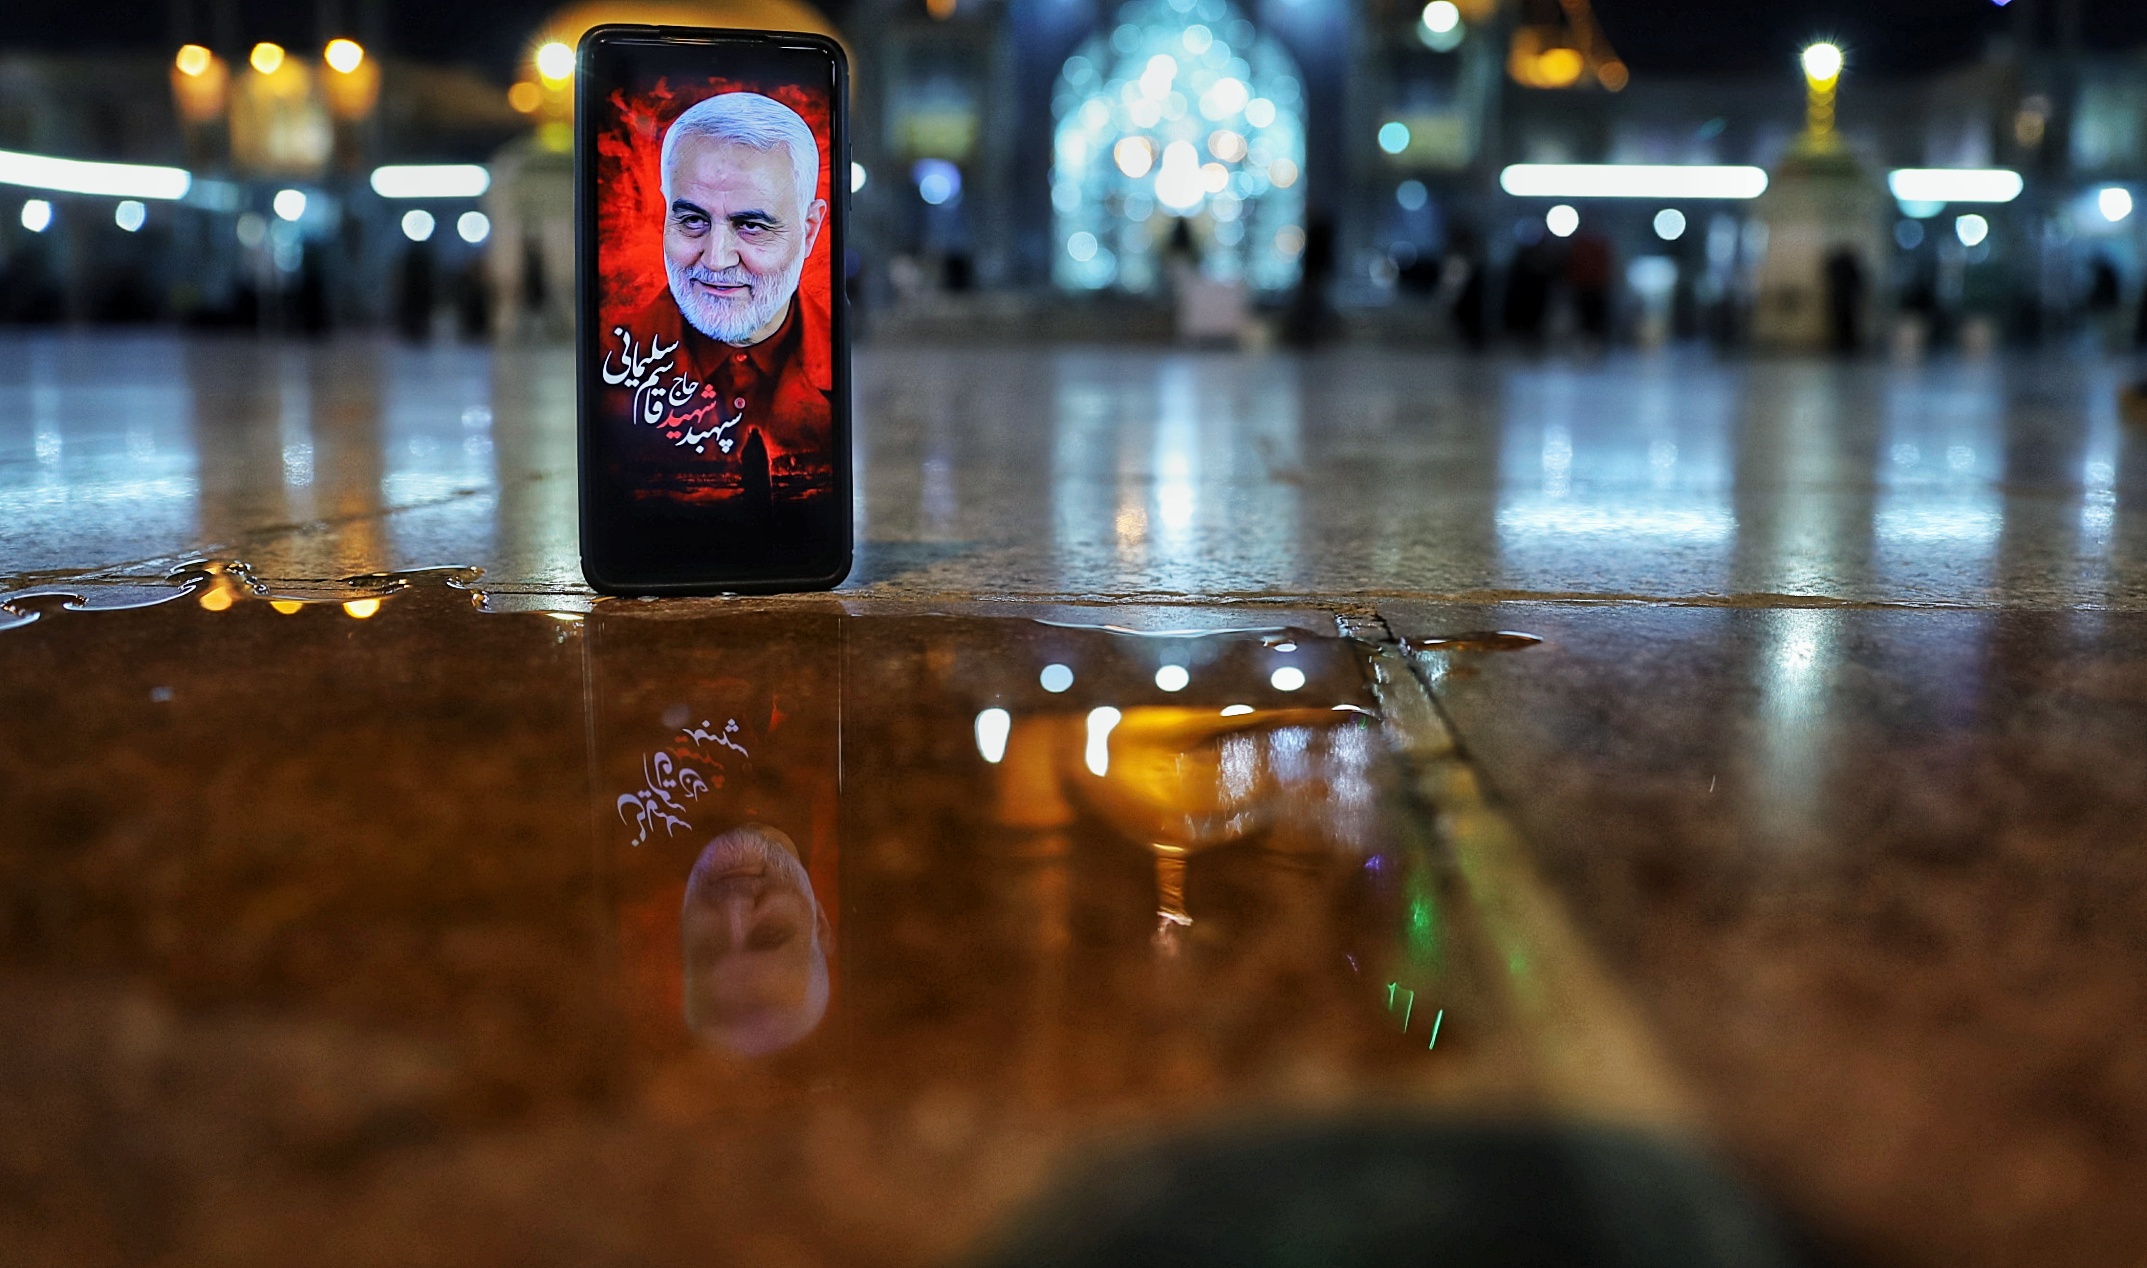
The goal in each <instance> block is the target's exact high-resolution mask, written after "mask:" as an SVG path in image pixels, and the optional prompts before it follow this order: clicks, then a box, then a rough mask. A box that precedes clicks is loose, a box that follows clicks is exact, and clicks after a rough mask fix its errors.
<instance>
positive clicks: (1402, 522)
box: [0, 333, 2147, 608]
mask: <svg viewBox="0 0 2147 1268" xmlns="http://www.w3.org/2000/svg"><path fill="white" fill-rule="evenodd" d="M0 339H4V343H0V512H4V513H5V515H6V518H7V520H8V522H9V524H10V525H11V530H12V531H11V532H10V538H9V547H8V551H7V555H6V558H5V561H4V562H0V578H4V576H5V575H7V574H12V575H14V576H15V577H17V578H21V577H23V576H25V575H45V574H50V573H55V572H56V573H64V574H75V573H80V572H84V571H89V570H124V571H141V570H144V569H153V568H156V567H158V566H161V565H164V564H168V563H171V562H176V561H182V560H184V559H186V558H189V557H207V556H222V557H230V556H236V557H238V558H242V559H245V560H246V561H248V562H249V563H251V564H253V565H254V566H255V567H256V568H257V569H258V570H260V572H261V573H262V574H263V575H267V576H290V577H326V576H342V575H347V574H350V573H357V572H374V571H385V570H389V569H398V568H413V567H430V566H436V565H440V564H448V563H452V564H469V565H476V566H480V567H483V568H484V569H486V572H487V576H488V583H489V584H490V586H491V587H492V588H493V589H494V590H495V591H500V592H506V591H508V590H539V591H563V592H573V591H580V590H581V588H582V587H581V582H580V577H579V569H578V566H577V563H576V558H575V547H574V537H573V505H574V503H573V480H574V445H573V434H572V416H573V393H572V385H571V378H570V374H569V371H570V369H571V367H570V365H569V363H568V362H567V361H566V360H565V359H564V358H563V356H562V354H560V353H559V352H557V351H531V350H526V349H508V350H502V351H501V352H499V353H498V354H496V355H495V354H494V353H492V352H491V351H489V350H486V349H481V348H471V347H451V346H443V347H434V348H428V349H410V348H405V347H401V346H397V345H393V344H388V343H378V344H374V343H349V344H331V345H326V346H320V347H312V346H306V345H277V344H262V343H256V342H252V341H242V340H201V341H186V342H182V341H179V340H175V339H173V338H171V337H169V336H159V335H142V334H124V333H121V334H99V335H94V336H92V335H68V336H49V335H47V336H25V335H19V334H17V335H6V336H0ZM857 377H858V384H857V400H858V457H859V462H860V470H861V473H862V474H861V479H860V481H859V494H858V526H859V529H858V538H859V542H860V550H859V555H858V567H857V571H856V574H855V576H854V578H853V580H852V583H851V587H850V588H851V589H853V590H859V591H864V592H867V593H873V594H885V595H918V596H932V595H941V596H944V595H954V594H959V595H965V596H976V597H983V596H994V595H1010V596H1049V597H1075V598H1080V597H1109V598H1113V599H1121V600H1123V599H1137V600H1149V601H1159V602H1173V601H1180V600H1193V601H1196V602H1206V603H1212V602H1217V601H1222V600H1227V599H1242V600H1244V601H1248V602H1274V601H1286V600H1289V599H1292V598H1297V597H1304V596H1318V597H1321V598H1326V599H1332V600H1341V601H1349V600H1355V599H1364V598H1385V597H1396V598H1398V597H1410V596H1442V597H1456V598H1491V597H1520V596H1523V595H1562V596H1599V597H1647V598H1665V597H1709V598H1715V599H1731V598H1738V597H1749V596H1765V595H1798V596H1806V597H1813V598H1824V599H1832V600H1839V601H1843V602H1855V603H1910V604H1950V605H1963V604H1965V605H1971V606H1975V605H1992V604H2005V605H2009V606H2023V605H2025V606H2038V607H2051V606H2070V605H2082V606H2094V607H2117V608H2138V607H2141V606H2143V605H2147V580H2143V576H2142V569H2143V564H2147V516H2143V514H2142V510H2143V503H2147V439H2143V438H2142V437H2140V436H2139V435H2138V434H2137V433H2136V432H2134V431H2128V430H2127V429H2125V428H2124V427H2122V426H2121V425H2120V423H2119V421H2118V417H2117V410H2116V389H2117V386H2118V384H2119V383H2120V382H2121V381H2122V380H2121V378H2120V375H2119V368H2118V367H2116V366H2114V365H2108V364H2103V363H2096V362H2086V361H2073V360H2061V359H2050V360H2031V361H2019V362H2008V361H1986V362H1965V363H1964V362H1946V363H1936V364H1930V365H1923V366H1917V367H1894V366H1889V365H1886V364H1883V363H1862V364H1853V365H1839V364H1832V363H1827V362H1821V361H1766V360H1760V361H1745V362H1729V363H1723V362H1717V361H1712V360H1708V359H1706V358H1704V357H1702V356H1700V355H1698V354H1680V355H1674V356H1663V357H1656V358H1636V357H1631V356H1625V357H1619V358H1614V359H1611V360H1607V361H1602V362H1558V361H1543V362H1530V361H1493V362H1472V361H1465V360H1455V359H1447V358H1438V357H1414V356H1406V355H1401V354H1396V353H1392V352H1376V351H1370V350H1343V351H1337V352H1333V353H1329V354H1324V355H1321V356H1318V357H1314V358H1310V359H1298V358H1294V357H1289V356H1284V355H1280V354H1275V355H1261V356H1236V355H1226V354H1219V353H1218V354H1201V353H1172V352H1162V351H1142V350H1136V349H1113V350H1096V349H1044V350H1021V349H996V350H983V351H947V350H933V349H922V348H889V349H885V350H872V349H867V350H865V351H864V352H863V353H861V355H860V358H859V366H858V376H857Z"/></svg>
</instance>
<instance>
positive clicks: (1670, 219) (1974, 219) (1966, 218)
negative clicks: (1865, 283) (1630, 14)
mask: <svg viewBox="0 0 2147 1268" xmlns="http://www.w3.org/2000/svg"><path fill="white" fill-rule="evenodd" d="M2117 192H2118V193H2124V191H2123V190H2118V191H2117ZM2125 199H2126V204H2127V205H2126V207H2125V214H2126V215H2130V214H2131V210H2132V209H2131V206H2130V202H2131V195H2130V194H2125ZM2105 214H2107V213H2105ZM2112 219H2113V220H2119V219H2123V217H2122V216H2117V217H2112ZM1904 223H1905V224H1909V225H1914V224H1915V223H1916V222H1915V221H1913V220H1911V221H1905V222H1904ZM1543 227H1544V228H1546V229H1548V230H1550V231H1551V233H1552V234H1553V235H1555V236H1557V237H1560V238H1570V237H1572V236H1573V234H1574V232H1575V231H1576V230H1578V229H1579V228H1580V212H1579V211H1577V210H1575V209H1574V208H1573V207H1571V206H1569V205H1567V204H1565V203H1559V204H1558V205H1557V206H1555V207H1552V208H1551V209H1550V210H1549V211H1546V212H1544V213H1543ZM1654 228H1655V236H1656V237H1658V238H1661V239H1662V240H1663V241H1664V242H1675V241H1677V240H1678V239H1679V238H1681V237H1683V236H1684V234H1685V213H1684V212H1681V211H1679V210H1678V209H1677V208H1675V207H1665V208H1663V209H1662V210H1661V211H1658V212H1656V213H1655V221H1654ZM1953 233H1954V236H1955V237H1957V238H1959V239H1960V241H1961V245H1962V246H1964V247H1972V246H1975V245H1977V244H1978V243H1980V242H1982V241H1983V240H1984V239H1985V238H1988V237H1989V236H1990V221H1989V220H1987V219H1985V218H1984V217H1982V216H1979V215H1976V214H1975V213H1974V212H1969V213H1968V214H1966V215H1963V216H1957V217H1955V218H1954V221H1953ZM1896 237H1897V238H1900V241H1901V245H1902V246H1904V247H1910V248H1913V247H1915V246H1917V245H1918V244H1920V243H1921V242H1922V241H1923V230H1922V228H1921V226H1918V227H1917V228H1916V232H1915V235H1914V240H1913V241H1911V240H1909V239H1907V238H1901V237H1900V235H1898V234H1897V235H1896Z"/></svg>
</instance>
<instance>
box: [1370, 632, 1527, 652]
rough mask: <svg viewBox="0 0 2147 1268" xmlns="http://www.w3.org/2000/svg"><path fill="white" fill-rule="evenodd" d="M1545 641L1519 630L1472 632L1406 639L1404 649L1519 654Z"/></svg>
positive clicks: (1403, 642) (1413, 650)
mask: <svg viewBox="0 0 2147 1268" xmlns="http://www.w3.org/2000/svg"><path fill="white" fill-rule="evenodd" d="M1542 641H1543V640H1542V639H1540V638H1538V637H1536V636H1535V635H1533V634H1523V633H1520V632H1519V631H1517V630H1472V631H1470V632H1469V633H1466V634H1433V635H1429V636H1426V637H1423V638H1405V639H1403V640H1402V647H1403V648H1405V649H1406V650H1408V651H1412V652H1518V651H1525V650H1527V649H1528V648H1531V647H1534V646H1535V645H1536V644H1538V643H1541V642H1542Z"/></svg>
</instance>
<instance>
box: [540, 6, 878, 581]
mask: <svg viewBox="0 0 2147 1268" xmlns="http://www.w3.org/2000/svg"><path fill="white" fill-rule="evenodd" d="M609 40H631V41H634V42H645V43H662V44H672V45H696V44H706V45H721V44H760V45H774V46H779V47H792V48H795V47H808V48H812V49H815V50H817V51H819V52H822V53H824V54H825V55H826V56H827V58H828V59H829V61H830V62H832V63H833V65H834V68H835V86H834V100H833V101H832V102H831V103H830V105H829V109H828V119H829V124H828V128H829V136H828V163H829V172H828V203H829V207H830V214H829V216H828V221H827V230H826V232H827V233H828V234H829V239H828V252H829V254H828V259H829V260H830V261H831V263H832V265H833V267H834V269H835V271H836V276H835V278H834V284H833V285H832V286H831V287H830V288H829V297H828V310H829V313H830V315H831V317H832V319H833V323H834V329H833V330H832V331H831V332H830V349H831V351H832V354H833V357H834V362H835V365H834V381H835V388H834V393H833V396H832V399H831V401H830V405H831V409H830V414H829V417H830V419H831V421H832V423H833V429H834V433H835V434H834V437H833V448H834V450H835V452H836V455H837V461H836V462H835V464H834V465H835V492H834V497H833V498H832V499H831V501H832V503H833V505H834V506H835V507H836V508H838V509H837V511H836V514H837V515H838V516H839V517H840V521H841V530H842V537H841V540H842V554H841V557H840V559H839V560H838V561H837V563H836V566H835V568H834V569H833V571H831V572H828V573H826V574H824V575H820V576H800V577H774V578H770V577H751V578H737V577H706V578H699V577H696V578H693V579H691V580H685V581H680V580H677V579H666V580H651V579H647V578H636V577H633V576H614V575H607V574H605V573H604V572H602V571H601V570H600V569H599V568H598V567H597V566H596V564H595V563H594V562H593V561H592V560H591V559H590V554H589V544H588V542H589V522H590V519H591V516H592V502H593V501H594V496H593V493H592V485H591V481H590V478H589V472H590V454H589V440H590V430H591V427H592V423H593V419H594V410H593V406H594V401H593V399H592V389H593V386H594V385H593V380H594V379H595V377H596V374H595V370H594V368H593V367H594V365H595V359H594V355H593V354H594V353H595V351H596V344H597V335H598V330H597V327H598V325H599V323H598V322H597V321H596V320H595V317H596V313H595V309H594V306H595V303H596V288H595V285H594V279H595V273H596V207H595V202H594V199H593V197H592V195H593V194H594V192H595V188H594V186H595V180H596V172H595V168H594V164H593V161H592V155H591V153H590V148H591V146H592V145H593V143H594V138H593V128H594V126H595V124H594V120H595V119H596V114H595V112H594V110H592V108H591V106H592V102H591V101H590V100H589V92H590V85H591V82H592V81H591V77H590V76H588V75H586V74H582V73H580V71H581V68H582V66H583V65H584V62H585V59H586V58H587V57H588V55H589V51H590V50H591V49H592V48H593V47H595V46H596V45H597V44H600V43H603V42H605V41H609ZM574 56H575V67H576V72H577V73H576V75H575V81H574V356H575V366H574V397H575V400H574V406H575V408H574V413H575V435H576V444H575V452H576V478H577V481H578V484H579V491H578V497H577V506H578V508H579V511H580V524H579V530H580V531H579V543H580V555H581V571H582V577H583V578H584V579H585V580H587V581H588V583H589V585H590V586H591V587H592V588H594V589H596V590H597V591H599V592H601V593H604V594H616V595H643V594H781V593H785V592H790V591H799V590H828V589H833V588H834V587H835V586H838V585H841V584H842V581H843V579H844V578H845V577H848V576H849V575H850V567H851V564H852V562H853V561H854V559H855V556H856V526H855V524H854V523H853V521H852V518H851V515H852V512H851V507H852V506H853V505H854V503H855V494H854V489H855V480H856V470H855V467H856V459H855V457H854V453H853V449H852V444H851V438H850V437H851V417H850V414H851V396H850V311H849V310H850V302H849V297H848V294H847V291H846V288H845V286H844V281H845V278H844V268H843V261H844V260H845V258H846V251H847V241H846V240H847V238H848V236H849V224H850V181H849V171H850V62H849V58H848V57H847V56H846V55H845V54H844V53H843V50H842V46H841V45H840V44H837V43H836V42H835V41H834V40H831V39H829V38H828V37H826V36H824V35H814V34H811V33H809V32H803V31H745V30H731V29H727V28H720V27H677V26H636V25H628V24H610V25H605V26H597V27H592V28H590V30H589V31H588V32H587V33H586V34H584V35H583V36H582V38H581V43H580V45H579V46H578V47H577V48H576V50H575V55H574Z"/></svg>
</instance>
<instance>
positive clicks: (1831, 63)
mask: <svg viewBox="0 0 2147 1268" xmlns="http://www.w3.org/2000/svg"><path fill="white" fill-rule="evenodd" d="M1799 60H1800V61H1802V62H1803V63H1804V77H1805V78H1806V79H1809V80H1811V81H1812V82H1813V83H1817V84H1825V83H1831V82H1833V81H1834V80H1836V79H1839V78H1841V63H1842V57H1841V48H1840V46H1839V45H1835V44H1829V43H1827V42H1826V41H1824V40H1822V41H1820V42H1819V43H1817V44H1813V45H1810V46H1808V47H1806V48H1805V50H1804V53H1803V56H1802V57H1801V58H1800V59H1799ZM1859 82H1861V81H1859Z"/></svg>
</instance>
